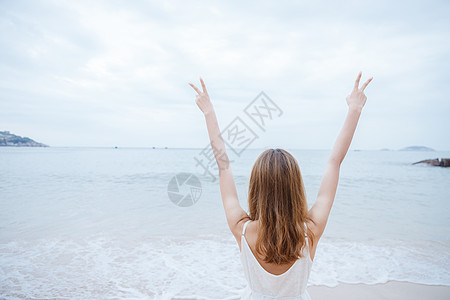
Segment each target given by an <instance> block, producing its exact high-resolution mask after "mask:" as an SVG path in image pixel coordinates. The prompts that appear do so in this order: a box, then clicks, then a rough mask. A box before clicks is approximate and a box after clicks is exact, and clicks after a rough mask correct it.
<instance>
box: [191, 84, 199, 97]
mask: <svg viewBox="0 0 450 300" xmlns="http://www.w3.org/2000/svg"><path fill="white" fill-rule="evenodd" d="M189 85H190V86H192V88H193V89H194V90H195V91H196V92H197V93H198V94H199V95H200V94H201V91H200V90H199V89H198V88H197V87H196V86H195V85H193V84H192V83H189Z"/></svg>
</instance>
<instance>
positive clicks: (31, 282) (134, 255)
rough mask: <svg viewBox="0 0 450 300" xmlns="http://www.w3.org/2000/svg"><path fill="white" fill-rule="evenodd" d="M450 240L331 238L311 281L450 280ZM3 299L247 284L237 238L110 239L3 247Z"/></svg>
mask: <svg viewBox="0 0 450 300" xmlns="http://www.w3.org/2000/svg"><path fill="white" fill-rule="evenodd" d="M449 250H450V245H449V244H448V243H436V242H434V243H432V244H426V243H424V242H420V243H417V244H414V243H411V242H408V243H406V242H401V241H373V242H364V243H362V242H347V241H343V240H336V239H326V238H324V239H323V240H321V241H320V242H319V246H318V249H317V252H316V257H315V259H314V265H313V269H312V273H311V277H310V282H309V284H308V285H327V286H335V285H337V284H338V283H339V282H347V283H366V284H375V283H383V282H386V281H388V280H399V281H409V282H415V283H423V284H442V285H450V259H449V258H450V257H449V253H450V251H449ZM0 282H1V284H0V296H1V297H2V298H7V299H8V298H17V297H18V298H60V299H65V298H70V299H73V298H83V299H88V298H89V299H99V298H102V299H114V298H125V299H127V298H128V299H130V298H133V299H136V298H137V299H141V298H147V299H148V298H150V299H172V298H192V299H193V298H195V299H236V298H238V297H239V292H240V290H241V289H243V288H244V287H245V284H246V283H245V279H244V276H243V272H242V267H241V264H240V260H239V249H238V246H237V243H236V242H235V241H234V239H233V238H232V237H226V238H223V237H218V236H204V237H202V238H198V239H194V240H192V239H191V240H189V239H179V238H178V239H170V238H160V239H151V240H146V241H141V242H136V241H133V240H118V239H110V238H107V237H98V236H97V237H91V238H89V239H85V240H81V241H74V240H38V241H25V242H19V241H15V242H10V243H7V244H2V245H0Z"/></svg>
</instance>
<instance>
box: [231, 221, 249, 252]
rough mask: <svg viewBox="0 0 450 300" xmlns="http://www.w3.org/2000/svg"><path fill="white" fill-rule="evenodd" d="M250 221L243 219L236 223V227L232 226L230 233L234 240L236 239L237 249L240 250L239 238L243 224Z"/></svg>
mask: <svg viewBox="0 0 450 300" xmlns="http://www.w3.org/2000/svg"><path fill="white" fill-rule="evenodd" d="M248 220H250V218H248V217H247V218H243V219H242V220H240V221H239V222H237V223H236V226H234V228H233V230H232V233H233V236H234V238H235V239H236V242H237V243H238V245H239V249H241V236H242V230H243V229H244V224H245V222H247V221H248Z"/></svg>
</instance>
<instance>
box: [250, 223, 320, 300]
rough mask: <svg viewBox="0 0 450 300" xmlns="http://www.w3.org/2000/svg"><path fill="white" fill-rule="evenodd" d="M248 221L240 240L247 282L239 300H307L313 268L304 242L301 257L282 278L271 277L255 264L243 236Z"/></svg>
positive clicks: (277, 276) (255, 261)
mask: <svg viewBox="0 0 450 300" xmlns="http://www.w3.org/2000/svg"><path fill="white" fill-rule="evenodd" d="M250 221H251V220H249V221H247V222H245V224H244V228H243V230H242V236H241V262H242V266H243V269H244V274H245V278H246V279H247V286H246V288H245V289H244V290H243V291H242V292H241V300H248V299H252V300H254V299H255V300H269V299H271V300H273V299H283V300H291V299H292V300H294V299H297V300H311V297H310V296H309V294H308V291H307V290H306V284H307V283H308V279H309V274H310V273H311V267H312V264H313V261H312V260H311V256H310V254H309V242H308V239H306V246H305V248H304V250H303V254H304V257H302V258H300V259H298V260H296V261H295V263H294V264H293V265H292V266H291V267H290V268H289V270H287V271H286V272H284V273H283V274H280V275H273V274H271V273H269V272H267V271H266V270H265V269H264V268H263V267H262V266H261V265H260V264H259V262H258V261H257V260H256V258H255V256H254V255H253V252H252V250H251V249H250V246H249V245H248V243H247V239H246V238H245V236H244V234H245V229H246V228H247V225H248V223H249V222H250ZM305 228H306V223H305Z"/></svg>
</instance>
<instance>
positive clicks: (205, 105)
mask: <svg viewBox="0 0 450 300" xmlns="http://www.w3.org/2000/svg"><path fill="white" fill-rule="evenodd" d="M200 82H201V84H202V89H203V91H200V89H199V88H197V87H196V86H195V85H193V84H192V83H189V85H190V86H192V88H193V89H194V90H195V91H196V92H197V97H196V98H195V103H197V106H198V107H199V108H200V110H201V111H202V112H203V114H204V115H206V114H208V113H209V112H211V111H212V110H213V106H212V103H211V100H210V99H209V95H208V91H207V90H206V85H205V83H204V82H203V79H202V78H201V77H200Z"/></svg>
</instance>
